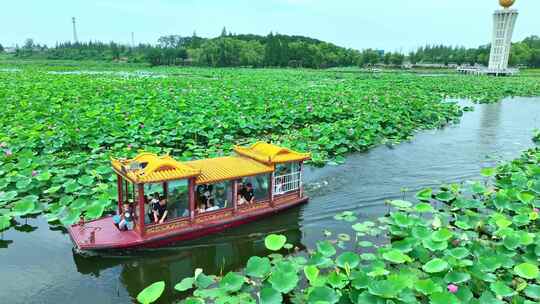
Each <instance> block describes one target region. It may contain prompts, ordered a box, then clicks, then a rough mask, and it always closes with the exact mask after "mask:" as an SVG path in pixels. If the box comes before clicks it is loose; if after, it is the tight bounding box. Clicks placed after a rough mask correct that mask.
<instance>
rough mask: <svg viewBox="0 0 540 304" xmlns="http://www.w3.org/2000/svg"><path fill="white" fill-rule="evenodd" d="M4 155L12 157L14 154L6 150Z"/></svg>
mask: <svg viewBox="0 0 540 304" xmlns="http://www.w3.org/2000/svg"><path fill="white" fill-rule="evenodd" d="M4 153H5V154H6V156H11V155H13V152H11V150H10V149H6V150H4Z"/></svg>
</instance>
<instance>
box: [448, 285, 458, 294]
mask: <svg viewBox="0 0 540 304" xmlns="http://www.w3.org/2000/svg"><path fill="white" fill-rule="evenodd" d="M458 289H459V287H458V286H457V285H454V284H448V292H450V293H456V292H457V291H458Z"/></svg>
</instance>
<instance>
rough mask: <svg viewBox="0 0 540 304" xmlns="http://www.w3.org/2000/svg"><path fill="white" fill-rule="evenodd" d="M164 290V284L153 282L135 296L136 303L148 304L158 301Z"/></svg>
mask: <svg viewBox="0 0 540 304" xmlns="http://www.w3.org/2000/svg"><path fill="white" fill-rule="evenodd" d="M164 290H165V282H163V281H160V282H155V283H153V284H151V285H149V286H148V287H146V288H145V289H143V290H142V291H141V292H140V293H139V294H138V295H137V301H139V303H141V304H149V303H154V302H155V301H157V299H159V297H160V296H161V294H162V293H163V291H164Z"/></svg>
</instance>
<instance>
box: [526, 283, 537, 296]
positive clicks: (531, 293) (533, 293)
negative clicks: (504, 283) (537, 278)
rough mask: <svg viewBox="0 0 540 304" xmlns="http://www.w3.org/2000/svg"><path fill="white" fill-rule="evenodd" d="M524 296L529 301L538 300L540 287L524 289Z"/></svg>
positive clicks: (530, 286) (533, 286)
mask: <svg viewBox="0 0 540 304" xmlns="http://www.w3.org/2000/svg"><path fill="white" fill-rule="evenodd" d="M525 295H526V296H527V297H529V298H531V299H535V300H540V285H536V284H531V285H528V286H527V288H525Z"/></svg>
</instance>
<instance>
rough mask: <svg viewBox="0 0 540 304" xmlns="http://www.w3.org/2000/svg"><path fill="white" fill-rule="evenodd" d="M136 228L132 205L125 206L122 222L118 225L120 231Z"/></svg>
mask: <svg viewBox="0 0 540 304" xmlns="http://www.w3.org/2000/svg"><path fill="white" fill-rule="evenodd" d="M133 226H134V223H133V208H132V207H131V205H130V204H128V203H126V204H124V211H123V213H122V215H121V217H120V222H119V223H118V229H120V230H124V231H125V230H132V229H133Z"/></svg>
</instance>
